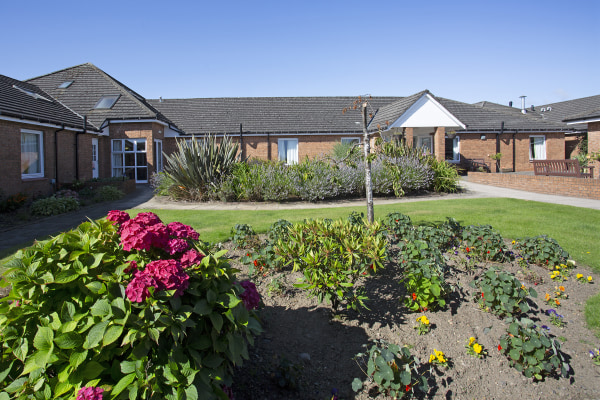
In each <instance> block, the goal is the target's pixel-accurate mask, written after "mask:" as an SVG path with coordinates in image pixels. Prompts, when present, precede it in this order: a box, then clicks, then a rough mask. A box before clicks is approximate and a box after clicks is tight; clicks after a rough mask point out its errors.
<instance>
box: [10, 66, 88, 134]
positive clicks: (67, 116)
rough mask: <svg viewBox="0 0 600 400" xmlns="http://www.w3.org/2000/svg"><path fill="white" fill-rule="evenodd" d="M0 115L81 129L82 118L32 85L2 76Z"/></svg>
mask: <svg viewBox="0 0 600 400" xmlns="http://www.w3.org/2000/svg"><path fill="white" fill-rule="evenodd" d="M0 115H3V116H8V117H12V118H18V119H23V120H26V121H34V122H40V123H48V124H53V125H59V126H60V125H63V124H64V125H65V126H68V127H70V128H76V129H83V117H81V116H80V115H77V114H76V113H75V112H74V111H73V110H70V109H69V108H67V107H66V106H65V105H64V104H62V103H61V102H59V101H58V100H57V99H55V98H53V97H52V96H51V95H50V94H48V93H46V92H45V91H43V90H42V89H40V88H39V87H37V86H35V85H32V84H30V83H27V82H22V81H18V80H16V79H12V78H9V77H7V76H4V75H0ZM88 128H92V127H88Z"/></svg>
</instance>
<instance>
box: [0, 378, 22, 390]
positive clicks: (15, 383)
mask: <svg viewBox="0 0 600 400" xmlns="http://www.w3.org/2000/svg"><path fill="white" fill-rule="evenodd" d="M26 382H27V378H19V379H15V380H14V381H12V383H11V384H10V385H8V386H7V387H5V388H4V390H5V391H6V392H8V393H14V392H16V391H17V390H19V389H21V388H22V387H23V385H25V383H26Z"/></svg>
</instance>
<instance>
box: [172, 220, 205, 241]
mask: <svg viewBox="0 0 600 400" xmlns="http://www.w3.org/2000/svg"><path fill="white" fill-rule="evenodd" d="M167 228H168V229H169V235H171V236H175V237H176V238H178V239H186V238H189V239H194V240H198V238H199V237H200V235H198V232H196V231H195V230H194V228H192V227H191V226H189V225H185V224H182V223H181V222H171V223H170V224H169V225H167Z"/></svg>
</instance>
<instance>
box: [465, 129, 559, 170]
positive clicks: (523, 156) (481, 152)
mask: <svg viewBox="0 0 600 400" xmlns="http://www.w3.org/2000/svg"><path fill="white" fill-rule="evenodd" d="M532 135H542V136H545V137H546V159H548V160H557V159H564V158H565V139H564V134H562V133H543V134H537V133H517V134H516V135H515V164H516V171H519V172H521V171H533V164H532V163H531V161H529V137H530V136H532ZM485 136H486V140H481V134H479V133H468V134H464V133H463V134H459V137H460V158H461V162H464V161H465V160H467V159H477V158H482V159H484V160H485V161H486V162H487V163H489V164H490V165H491V166H492V172H495V171H496V169H495V161H494V160H492V159H490V157H489V156H490V155H493V154H495V153H496V134H495V133H486V134H485ZM500 153H502V158H501V160H500V168H503V169H504V168H509V169H511V170H512V168H513V134H512V133H504V134H502V136H501V139H500Z"/></svg>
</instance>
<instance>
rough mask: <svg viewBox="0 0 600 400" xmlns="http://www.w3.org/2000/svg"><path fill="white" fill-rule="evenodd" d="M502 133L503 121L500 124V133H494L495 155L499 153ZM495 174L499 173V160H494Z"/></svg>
mask: <svg viewBox="0 0 600 400" xmlns="http://www.w3.org/2000/svg"><path fill="white" fill-rule="evenodd" d="M503 133H504V121H502V123H501V124H500V133H496V154H498V153H500V136H501V135H502V134H503ZM496 172H500V160H496Z"/></svg>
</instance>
